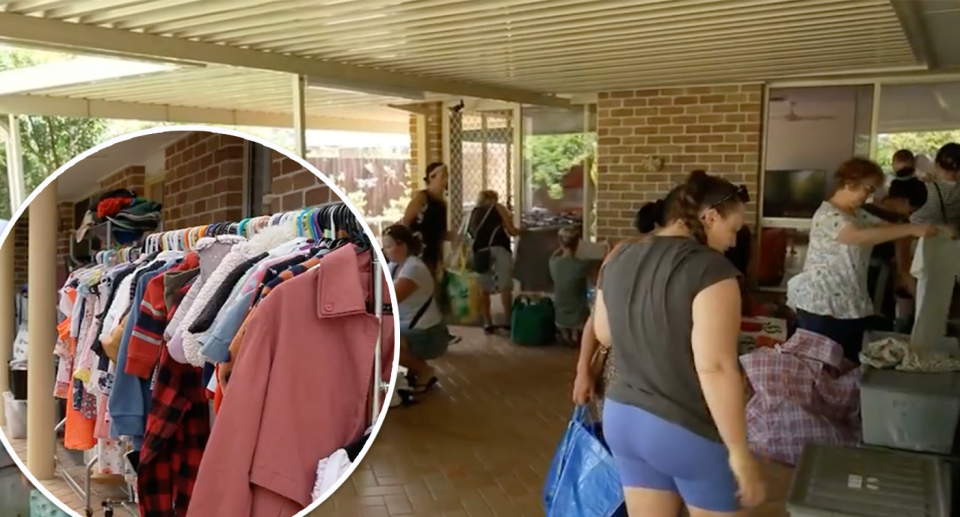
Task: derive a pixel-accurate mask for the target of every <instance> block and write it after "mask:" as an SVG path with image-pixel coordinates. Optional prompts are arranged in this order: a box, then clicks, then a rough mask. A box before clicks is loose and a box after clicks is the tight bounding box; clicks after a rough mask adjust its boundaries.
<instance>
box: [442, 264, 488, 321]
mask: <svg viewBox="0 0 960 517" xmlns="http://www.w3.org/2000/svg"><path fill="white" fill-rule="evenodd" d="M458 258H459V260H456V261H455V262H454V263H453V264H451V265H450V266H449V267H448V268H447V270H446V271H444V274H443V283H442V287H443V298H444V300H443V303H442V304H441V306H443V308H444V309H445V312H446V316H447V323H448V324H450V325H474V324H476V323H477V321H478V320H479V319H480V282H479V281H478V280H477V274H476V273H474V272H472V271H470V270H468V269H467V268H466V256H464V255H463V254H460V255H459V257H458Z"/></svg>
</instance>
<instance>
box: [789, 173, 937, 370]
mask: <svg viewBox="0 0 960 517" xmlns="http://www.w3.org/2000/svg"><path fill="white" fill-rule="evenodd" d="M883 178H884V177H883V171H881V169H880V167H879V166H878V165H877V164H876V163H874V162H872V161H870V160H866V159H863V158H853V159H851V160H848V161H847V162H845V163H843V164H842V165H841V166H840V168H839V169H837V171H836V173H835V175H834V179H835V185H836V187H835V190H834V191H833V193H832V194H831V196H830V198H829V199H828V200H826V201H824V202H823V204H821V205H820V208H818V209H817V211H816V213H814V215H813V221H812V226H811V228H810V244H809V247H808V250H807V256H806V260H805V262H804V264H803V270H802V271H801V272H800V273H799V274H798V275H796V276H795V277H793V278H791V279H790V281H789V282H788V283H787V302H788V304H789V305H790V306H791V307H793V308H794V309H795V310H796V311H797V325H798V327H799V328H802V329H805V330H809V331H811V332H815V333H817V334H820V335H823V336H826V337H828V338H830V339H831V340H833V341H835V342H837V343H838V344H839V345H840V346H842V347H843V352H844V356H845V357H846V358H847V359H850V360H851V361H854V362H859V355H860V349H861V347H862V346H863V336H864V333H865V332H866V323H867V318H868V317H869V316H871V315H873V302H872V300H871V298H870V295H869V292H868V289H867V271H868V268H869V263H870V252H871V250H872V248H873V246H875V245H877V244H882V243H885V242H891V241H896V240H899V239H903V238H907V237H924V236H928V235H933V234H934V233H936V230H935V229H934V228H933V227H932V226H930V225H925V224H888V223H885V222H883V221H881V220H880V219H878V218H877V217H874V216H873V215H870V214H869V213H868V212H867V211H866V210H864V209H863V205H864V203H865V202H866V201H867V199H868V198H869V197H870V196H871V195H873V193H874V191H875V190H876V189H877V187H879V186H880V185H881V184H882V183H883Z"/></svg>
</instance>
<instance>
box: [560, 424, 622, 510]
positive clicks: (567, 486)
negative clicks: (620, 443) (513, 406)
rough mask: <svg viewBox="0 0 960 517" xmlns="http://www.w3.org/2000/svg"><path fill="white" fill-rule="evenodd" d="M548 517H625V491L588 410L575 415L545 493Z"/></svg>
mask: <svg viewBox="0 0 960 517" xmlns="http://www.w3.org/2000/svg"><path fill="white" fill-rule="evenodd" d="M543 502H544V507H545V508H546V517H620V516H626V511H625V509H624V504H623V487H622V486H621V484H620V473H619V471H618V470H617V465H616V463H614V461H613V456H612V455H611V454H610V451H609V449H607V446H606V444H605V443H604V442H603V438H602V434H601V431H600V425H599V423H597V422H595V421H594V420H593V418H592V417H591V416H590V412H589V411H588V410H587V407H586V406H578V407H577V408H576V409H575V410H574V411H573V416H572V417H571V418H570V423H569V424H567V432H566V434H564V436H563V440H561V441H560V446H559V447H557V452H556V454H555V455H554V457H553V462H552V463H551V465H550V470H549V472H548V473H547V482H546V486H545V487H544V490H543Z"/></svg>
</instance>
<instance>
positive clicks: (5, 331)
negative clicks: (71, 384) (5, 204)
mask: <svg viewBox="0 0 960 517" xmlns="http://www.w3.org/2000/svg"><path fill="white" fill-rule="evenodd" d="M8 225H9V226H10V237H9V238H8V239H7V241H6V242H4V243H3V246H0V425H4V426H6V425H7V422H6V411H5V408H4V403H3V397H2V394H3V393H4V392H6V391H9V390H10V378H9V369H8V368H7V365H8V364H10V359H11V358H12V357H13V340H14V339H15V338H16V334H17V329H16V321H15V319H16V318H15V316H16V307H15V306H14V300H15V298H16V294H17V293H16V289H17V288H16V281H15V279H14V272H13V269H14V268H13V247H14V240H15V239H14V237H13V225H12V224H9V223H8Z"/></svg>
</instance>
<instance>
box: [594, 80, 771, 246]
mask: <svg viewBox="0 0 960 517" xmlns="http://www.w3.org/2000/svg"><path fill="white" fill-rule="evenodd" d="M762 104H763V86H762V85H759V84H743V85H726V86H697V87H688V88H664V89H647V90H626V91H614V92H601V93H600V94H599V112H598V117H597V127H598V137H599V142H598V162H597V169H598V173H599V174H598V175H599V185H598V188H597V233H598V236H599V238H601V239H603V238H609V239H613V240H616V239H619V238H623V237H626V236H630V235H633V233H634V229H633V218H634V214H635V213H636V211H637V209H639V208H640V206H642V205H643V203H644V202H646V201H653V200H655V199H658V198H660V197H662V196H664V195H665V194H666V193H667V192H668V191H669V190H670V189H671V188H672V187H673V186H674V185H676V184H677V183H679V182H680V181H683V180H684V178H686V175H687V174H689V173H690V172H691V171H693V170H696V169H704V170H706V171H707V172H709V173H711V174H717V175H720V176H723V177H725V178H727V179H729V180H730V181H732V182H734V183H738V184H746V185H747V188H748V189H749V190H750V196H751V200H755V199H756V197H757V192H758V189H759V174H758V172H759V170H760V141H761V138H762V128H761V123H760V116H761V113H762V111H763V105H762ZM656 159H662V160H663V167H662V169H661V170H651V166H650V164H651V163H652V162H655V161H656ZM747 210H748V212H749V214H748V215H749V218H748V220H749V221H750V222H751V223H754V222H755V221H756V215H757V210H756V203H755V201H751V203H750V204H749V205H748V206H747Z"/></svg>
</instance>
